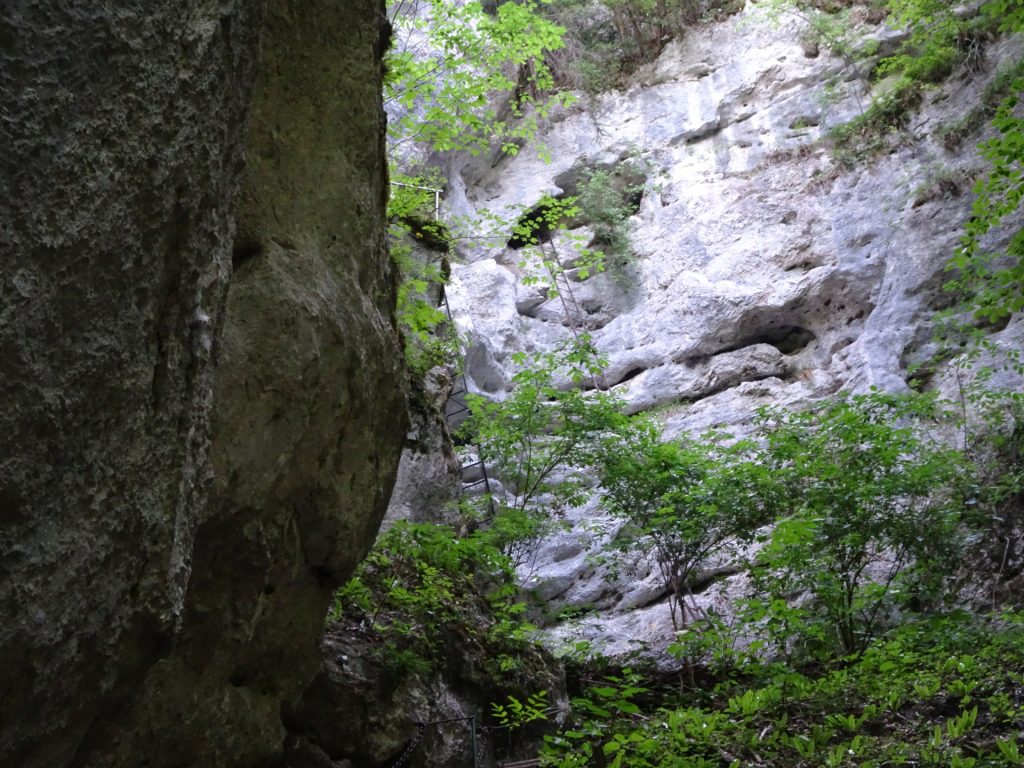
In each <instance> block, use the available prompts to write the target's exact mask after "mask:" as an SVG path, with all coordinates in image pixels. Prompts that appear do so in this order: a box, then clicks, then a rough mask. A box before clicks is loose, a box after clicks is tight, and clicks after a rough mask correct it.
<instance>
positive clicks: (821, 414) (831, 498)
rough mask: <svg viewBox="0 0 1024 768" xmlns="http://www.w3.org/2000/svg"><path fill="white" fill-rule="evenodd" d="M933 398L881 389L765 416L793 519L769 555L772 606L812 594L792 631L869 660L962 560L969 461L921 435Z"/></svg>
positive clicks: (761, 559) (763, 566)
mask: <svg viewBox="0 0 1024 768" xmlns="http://www.w3.org/2000/svg"><path fill="white" fill-rule="evenodd" d="M942 417H943V414H942V412H941V410H940V408H939V407H938V406H937V404H936V401H935V399H934V398H932V397H927V396H921V395H916V396H904V397H897V396H892V395H882V394H878V393H874V394H869V395H860V396H853V397H844V398H838V399H834V400H830V401H826V402H825V403H823V404H821V405H819V406H818V407H816V408H814V409H812V410H809V411H804V412H785V411H765V412H763V414H762V422H761V426H762V430H763V433H764V435H765V438H766V440H767V444H768V456H769V457H770V460H771V463H772V472H773V474H774V475H775V477H776V478H777V479H778V480H779V481H780V482H782V483H783V484H784V485H785V486H786V488H787V489H788V493H789V495H790V504H791V505H792V511H791V513H790V514H789V515H788V516H787V517H786V518H784V519H783V520H782V521H780V522H779V523H778V525H776V527H775V529H774V531H773V532H772V535H771V539H770V543H769V544H768V546H767V547H765V548H764V549H763V550H762V551H761V552H760V553H759V555H758V563H759V565H760V567H759V568H758V571H757V580H758V582H759V584H760V586H761V589H762V590H763V592H764V594H765V595H766V596H767V598H768V600H769V607H772V606H780V605H781V606H785V607H784V608H783V610H786V611H792V610H793V609H792V608H791V607H790V606H786V605H785V603H784V602H783V603H780V602H779V601H780V599H782V598H785V597H786V596H787V595H792V594H795V593H798V592H800V591H803V590H806V591H807V592H808V593H809V594H810V595H811V596H812V598H813V599H812V601H811V602H810V603H809V604H808V605H807V606H806V607H802V608H800V609H798V610H799V613H798V614H797V615H796V621H793V620H791V621H788V622H786V625H787V627H788V628H789V629H790V630H792V631H794V632H796V633H797V634H799V635H802V636H803V638H804V639H805V640H812V641H819V642H824V643H827V644H833V645H834V647H836V648H837V649H838V650H839V651H840V653H843V654H854V653H860V652H862V651H863V650H864V648H866V647H867V644H868V643H869V642H870V640H871V638H872V637H874V636H875V635H876V634H877V632H878V631H879V629H880V628H881V627H882V626H884V624H885V622H886V621H888V620H890V619H891V618H893V616H894V611H895V610H897V609H898V608H912V607H918V608H920V607H921V606H923V605H925V604H927V603H928V602H929V600H931V599H934V598H935V597H937V596H938V594H939V593H940V590H941V587H942V577H943V575H944V574H947V573H949V572H950V570H951V567H952V566H953V564H954V562H955V555H956V554H957V552H956V548H957V547H956V543H957V541H958V540H960V537H959V536H958V526H959V524H960V517H961V507H960V506H959V504H958V502H959V499H958V496H957V489H958V487H959V484H960V482H961V481H962V478H963V476H964V475H965V474H966V470H965V468H964V463H963V460H962V456H961V454H959V453H958V452H956V451H953V450H950V449H947V448H944V447H942V446H941V445H940V444H938V443H937V442H935V441H932V440H929V439H927V438H925V437H922V436H921V434H920V431H919V427H916V425H914V423H913V420H921V419H934V418H939V419H941V418H942Z"/></svg>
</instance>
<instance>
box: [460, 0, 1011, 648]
mask: <svg viewBox="0 0 1024 768" xmlns="http://www.w3.org/2000/svg"><path fill="white" fill-rule="evenodd" d="M757 14H758V10H757V8H756V7H755V5H754V4H749V5H748V8H747V10H746V11H744V12H743V13H741V14H739V15H737V16H735V17H732V18H730V19H728V20H725V21H723V22H721V23H716V24H711V25H708V26H706V27H702V28H700V29H697V30H694V31H692V32H691V33H688V34H687V35H686V36H685V38H684V39H682V40H680V41H674V42H672V43H670V44H669V45H668V46H667V47H666V49H665V50H664V52H663V53H662V55H661V56H660V58H659V59H658V60H657V61H656V62H655V63H654V64H652V65H650V66H649V67H648V68H647V70H645V71H644V72H642V73H640V74H639V75H638V77H637V80H636V82H635V83H634V85H632V86H631V87H630V88H629V89H627V90H625V91H624V92H619V93H611V94H605V95H602V96H600V97H596V98H593V99H587V100H584V101H583V102H581V105H580V106H579V107H577V108H575V109H572V110H568V111H566V112H565V113H564V114H563V115H562V116H561V117H560V118H559V119H557V120H556V121H555V122H554V123H553V124H552V125H550V126H549V127H548V128H547V129H546V130H545V131H544V132H543V133H542V135H541V136H540V137H539V141H540V143H542V144H543V145H544V146H545V147H546V150H547V153H548V154H549V155H550V157H551V158H552V161H551V162H550V163H548V162H545V161H544V160H543V159H541V157H540V155H539V154H538V153H537V152H536V151H528V150H524V151H521V152H520V153H519V154H518V155H517V156H515V157H510V158H506V159H504V160H501V161H500V162H497V163H493V162H492V161H488V162H485V163H480V162H477V161H468V162H467V161H465V160H463V159H458V160H457V161H453V162H452V163H451V165H450V167H449V172H450V173H451V174H454V175H455V176H456V181H455V182H454V183H453V184H451V185H450V190H451V194H450V197H449V201H448V205H449V206H450V207H451V209H452V210H453V212H455V213H457V214H461V215H473V214H474V212H475V211H477V210H478V209H480V208H485V207H486V208H488V209H490V210H492V211H504V212H506V213H507V214H508V216H509V217H510V218H511V219H515V218H516V216H518V215H520V214H521V213H522V211H524V210H529V209H531V208H532V207H533V206H535V205H537V202H538V200H539V199H540V197H541V195H542V194H545V193H547V194H553V195H558V194H562V193H568V194H572V193H573V192H574V189H575V187H576V185H577V183H578V181H579V179H580V178H581V176H582V174H583V172H584V171H585V170H586V169H601V170H609V169H615V168H624V167H628V168H630V172H635V171H636V170H637V169H638V168H639V169H643V171H644V175H645V176H646V178H647V183H646V185H645V191H644V195H643V199H642V201H641V203H640V205H639V209H638V212H637V214H636V215H634V216H632V217H631V218H630V219H629V229H630V236H631V243H632V248H633V251H634V258H633V260H632V263H631V264H629V265H627V266H625V267H624V268H622V269H620V270H619V272H618V273H617V274H605V275H602V276H600V277H598V278H591V279H590V280H587V281H585V282H582V283H580V282H576V283H574V284H573V288H574V293H575V294H576V296H575V298H576V302H575V306H574V307H571V315H572V316H573V317H572V322H571V324H572V325H577V326H580V327H585V328H587V329H589V330H590V332H591V333H592V335H593V339H594V341H595V343H596V345H597V347H598V348H599V349H600V350H601V351H602V352H604V353H605V354H606V355H607V356H608V358H609V360H610V365H609V368H608V371H607V374H606V380H607V383H608V384H609V385H611V386H612V387H613V388H614V391H616V392H618V393H620V394H621V395H622V396H623V397H624V398H625V400H626V403H627V407H628V408H629V410H630V411H633V412H637V411H642V410H650V409H655V408H656V409H659V413H660V415H661V417H662V419H663V421H664V422H665V425H666V428H667V432H668V434H669V435H672V434H677V433H679V432H680V431H683V430H689V431H701V430H704V429H707V428H709V427H712V426H721V427H725V428H727V429H734V430H740V431H742V430H743V429H745V428H746V425H748V424H749V420H750V416H751V414H752V413H753V411H754V410H755V409H756V408H757V407H759V406H761V405H768V404H771V405H794V404H799V403H801V402H807V401H808V400H812V399H814V398H819V397H823V396H826V395H829V394H832V393H834V392H836V391H838V390H840V389H850V390H859V391H864V390H866V389H867V388H868V387H870V386H877V387H879V388H881V389H883V390H887V391H900V390H903V389H906V388H907V386H908V385H907V380H908V379H909V378H910V374H909V373H908V366H909V364H911V363H913V362H918V361H921V360H923V359H925V358H926V356H927V354H928V353H929V352H930V350H929V349H928V341H929V339H930V338H931V330H930V326H929V323H930V319H931V317H932V315H933V313H934V311H935V310H936V309H937V308H938V307H939V306H941V305H942V303H943V302H945V301H947V299H945V298H944V297H943V295H942V290H941V285H942V283H943V282H944V277H943V270H944V266H945V264H946V262H947V261H948V259H949V257H950V256H951V254H952V252H953V249H954V248H955V246H956V244H957V242H958V238H959V234H960V232H961V231H962V226H963V223H964V221H965V220H966V218H967V217H968V215H969V210H970V194H969V188H970V179H971V178H972V177H973V176H974V175H976V173H977V172H978V166H979V161H978V159H977V154H976V152H975V150H974V144H975V143H976V142H977V141H978V140H979V139H980V137H974V138H972V139H970V140H968V141H967V142H966V143H965V146H964V149H963V150H962V151H958V152H952V153H951V152H950V151H948V150H947V149H945V147H944V146H943V145H942V144H941V143H940V142H939V141H938V140H937V139H936V138H935V136H934V133H935V131H936V129H937V128H939V127H940V126H941V125H943V124H944V123H948V122H950V121H952V120H954V119H956V118H958V117H960V116H962V115H963V114H965V113H967V112H968V110H970V109H971V108H972V107H973V106H974V105H975V104H977V102H978V99H979V96H980V94H981V92H982V90H983V88H984V85H985V83H986V82H987V81H988V79H990V78H991V77H992V76H993V75H994V73H995V71H996V69H997V67H998V65H999V64H1000V63H1001V62H1007V61H1010V60H1012V59H1013V58H1014V57H1016V56H1019V55H1020V52H1021V43H1020V41H1019V40H1012V39H1011V40H1002V41H998V42H995V43H993V44H992V45H991V46H990V47H989V50H988V51H987V57H988V58H987V60H988V68H987V69H986V70H985V71H983V72H979V73H972V74H970V75H966V74H961V75H958V76H955V77H954V78H952V79H951V80H949V81H948V82H946V83H945V84H943V85H942V86H941V87H939V88H936V89H935V90H932V91H929V92H927V94H926V96H925V99H924V102H923V104H922V107H921V109H920V110H919V111H917V112H915V113H914V114H912V115H911V116H910V118H909V124H908V128H907V129H906V131H905V132H904V134H903V135H902V137H901V140H900V141H898V142H893V143H892V148H891V151H889V152H888V153H883V154H882V155H881V156H879V157H873V158H869V159H867V160H862V161H859V162H857V163H856V164H854V166H853V167H852V168H846V167H844V166H841V165H839V164H837V162H836V161H835V160H834V159H833V158H832V157H831V155H830V153H829V150H828V148H827V147H826V146H823V145H821V144H819V143H816V139H818V138H819V137H821V136H822V135H823V133H824V132H825V131H826V130H827V129H828V128H829V127H831V126H834V125H837V124H841V123H843V122H845V121H847V120H849V119H850V118H852V117H854V116H856V115H857V114H859V112H860V105H861V104H864V105H866V104H867V103H868V101H869V91H868V84H867V82H866V81H864V80H863V79H860V77H859V75H858V72H856V71H854V70H853V69H852V68H850V67H848V66H847V64H846V63H845V62H844V60H842V59H841V58H839V57H836V56H830V55H828V54H827V52H825V51H822V52H821V54H820V55H816V56H811V55H810V54H811V53H813V51H806V50H805V46H804V45H803V42H802V41H803V40H806V33H807V30H806V29H805V27H804V22H803V21H802V20H800V19H798V18H796V17H785V16H784V17H783V18H782V23H781V24H779V25H771V24H768V23H765V21H764V20H763V19H759V18H757ZM859 32H860V34H861V36H862V37H863V38H875V39H877V40H879V41H881V44H882V48H883V49H886V48H888V49H890V50H891V48H892V45H891V43H892V40H894V39H895V38H896V35H895V34H894V33H893V32H891V31H887V30H886V29H885V28H883V27H878V26H875V25H871V24H867V23H865V24H864V26H863V27H862V28H861V29H860V30H859ZM957 179H959V180H960V181H959V182H957V181H956V180H957ZM951 180H952V182H953V183H946V182H949V181H951ZM580 232H581V233H584V232H585V230H580ZM509 235H510V236H511V226H510V227H509ZM560 250H562V251H563V252H565V249H561V248H560ZM463 257H464V261H465V262H468V263H463V264H461V265H456V266H455V267H454V285H453V288H452V290H451V291H450V296H451V298H452V308H453V311H454V312H455V313H456V315H457V321H458V322H459V324H460V328H461V330H462V331H463V333H464V334H465V335H466V336H467V337H468V338H469V339H470V348H469V350H468V352H467V374H468V375H469V377H470V379H471V380H472V381H473V383H474V385H475V388H476V389H477V390H478V391H481V392H484V393H491V394H493V395H495V396H497V397H501V396H502V394H503V392H504V391H506V390H507V387H508V384H509V379H510V377H511V375H512V373H513V372H514V363H513V355H514V353H515V352H517V351H520V350H524V349H525V350H529V349H531V348H535V347H544V346H547V345H549V344H550V343H551V342H552V341H553V340H557V339H564V338H568V337H569V335H570V329H569V327H568V326H569V325H570V322H569V320H567V318H566V315H565V312H564V311H563V309H562V307H561V306H559V304H558V301H557V300H548V299H547V297H546V296H544V295H542V294H539V293H538V292H537V289H536V288H535V287H534V286H531V285H529V284H527V283H526V282H525V281H524V279H523V277H524V270H523V269H522V267H521V266H520V262H521V259H522V252H521V251H516V250H514V249H512V248H508V247H505V246H498V247H493V248H490V249H489V250H476V251H467V252H466V253H464V254H463ZM568 266H570V267H571V263H570V264H568ZM1014 328H1017V330H1014ZM1019 333H1020V331H1019V325H1017V324H1013V325H1011V327H1010V328H1008V329H1007V330H1006V331H1003V332H1002V333H999V334H996V335H994V336H993V340H994V341H995V342H996V343H1003V344H1007V345H1011V346H1012V345H1017V346H1019V343H1020V339H1019ZM1018 386H1019V383H1018ZM596 515H597V512H596V510H595V509H594V508H589V509H586V510H581V511H578V513H577V515H576V519H577V520H578V521H581V522H587V523H593V522H594V520H595V516H596ZM589 543H591V542H589V541H588V540H587V534H586V532H585V531H584V530H583V529H582V527H581V529H580V530H577V531H575V532H573V533H569V534H566V535H564V536H559V537H558V538H557V539H556V540H555V541H552V542H550V543H549V544H548V545H545V547H544V549H543V550H542V551H541V552H540V553H539V557H538V563H539V568H538V569H537V570H536V572H535V573H533V574H532V576H531V578H532V579H533V581H534V584H535V585H536V586H538V588H539V589H540V590H541V593H542V594H544V595H545V596H546V597H547V598H548V599H549V600H551V601H552V602H553V607H554V608H555V609H557V608H558V607H559V605H560V604H561V605H572V606H576V607H577V608H580V609H588V610H589V609H595V608H596V609H598V610H599V611H600V612H601V615H599V616H597V617H596V618H594V620H593V621H590V620H588V619H584V620H583V621H582V625H583V628H584V633H585V634H586V635H588V636H589V637H590V638H591V639H595V640H607V641H609V642H612V643H614V644H616V649H619V650H628V649H626V648H624V647H623V642H622V641H623V640H624V639H634V640H637V641H641V642H642V641H647V640H649V641H652V642H653V643H655V644H657V643H661V642H662V641H663V640H664V639H665V638H666V637H667V636H669V635H670V634H671V626H670V625H669V624H668V611H667V608H666V607H665V605H664V604H663V603H662V602H660V600H661V599H662V598H663V597H664V595H663V592H662V591H661V590H660V589H659V588H658V586H657V584H656V580H655V579H644V578H643V574H644V573H645V572H646V570H645V569H643V568H641V573H640V574H639V576H638V577H637V578H634V579H630V580H626V581H624V582H622V583H619V584H617V585H612V586H608V585H606V584H605V583H604V582H603V580H602V575H601V574H600V573H599V572H597V571H595V569H594V567H593V566H592V565H590V564H589V560H588V558H587V557H586V556H585V555H586V552H585V550H586V547H587V546H588V544H589ZM701 599H703V600H705V603H704V604H705V605H707V604H710V603H711V602H712V601H713V600H714V599H718V598H715V597H713V596H712V595H711V594H710V593H709V594H707V595H705V596H701Z"/></svg>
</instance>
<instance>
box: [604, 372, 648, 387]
mask: <svg viewBox="0 0 1024 768" xmlns="http://www.w3.org/2000/svg"><path fill="white" fill-rule="evenodd" d="M646 370H647V369H646V368H630V369H629V370H628V371H626V372H625V373H624V374H622V376H620V377H619V379H618V381H614V382H608V383H609V385H610V386H613V387H614V386H616V385H617V384H625V383H626V382H627V381H630V380H632V379H635V378H636V377H637V376H639V375H640V374H641V373H643V372H644V371H646Z"/></svg>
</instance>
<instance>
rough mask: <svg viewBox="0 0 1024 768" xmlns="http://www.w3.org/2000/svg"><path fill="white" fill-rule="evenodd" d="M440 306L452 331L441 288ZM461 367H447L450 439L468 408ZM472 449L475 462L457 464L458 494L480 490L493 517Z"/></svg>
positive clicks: (479, 456) (487, 479)
mask: <svg viewBox="0 0 1024 768" xmlns="http://www.w3.org/2000/svg"><path fill="white" fill-rule="evenodd" d="M441 304H442V305H443V306H444V313H445V316H446V317H447V318H448V324H449V326H450V327H454V325H455V324H454V321H453V320H452V308H451V305H450V304H449V303H448V293H447V291H445V287H444V286H443V285H442V286H441ZM461 363H462V364H461V365H460V366H458V367H457V368H455V367H451V368H449V370H450V371H451V373H452V375H453V378H454V380H455V382H454V386H453V388H452V392H451V394H450V395H449V396H448V401H447V402H446V403H445V407H444V418H445V422H446V423H447V424H448V431H449V433H451V434H452V435H453V436H454V435H455V433H456V431H457V430H458V428H459V425H460V424H461V423H462V422H463V421H464V420H465V418H466V416H468V415H469V411H470V408H469V404H468V403H467V402H466V395H467V394H469V384H468V383H467V381H466V373H465V370H466V361H465V359H463V360H462V361H461ZM471 447H472V448H474V449H475V450H476V461H469V462H467V463H465V464H463V463H461V462H460V464H459V479H460V481H461V482H462V493H463V495H465V494H466V493H467V492H468V491H471V490H472V489H474V488H478V487H479V486H481V485H482V486H483V490H484V493H485V494H487V498H488V500H489V501H488V506H489V507H490V511H491V513H492V514H493V513H494V512H496V511H497V509H496V507H495V500H494V497H493V494H492V488H491V475H490V472H488V470H487V462H486V461H485V460H484V454H483V451H482V450H481V449H480V445H479V444H478V443H477V444H472V445H471Z"/></svg>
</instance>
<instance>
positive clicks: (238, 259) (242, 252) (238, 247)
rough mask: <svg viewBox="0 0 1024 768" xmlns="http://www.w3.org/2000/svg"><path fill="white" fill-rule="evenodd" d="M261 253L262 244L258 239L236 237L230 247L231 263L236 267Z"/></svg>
mask: <svg viewBox="0 0 1024 768" xmlns="http://www.w3.org/2000/svg"><path fill="white" fill-rule="evenodd" d="M261 253H263V244H262V243H261V242H260V241H259V240H252V239H250V238H247V237H238V238H236V239H235V243H234V245H233V247H232V249H231V264H232V266H234V267H238V266H239V265H241V264H244V263H245V262H247V261H249V260H250V259H254V258H256V257H257V256H259V255H260V254H261Z"/></svg>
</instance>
